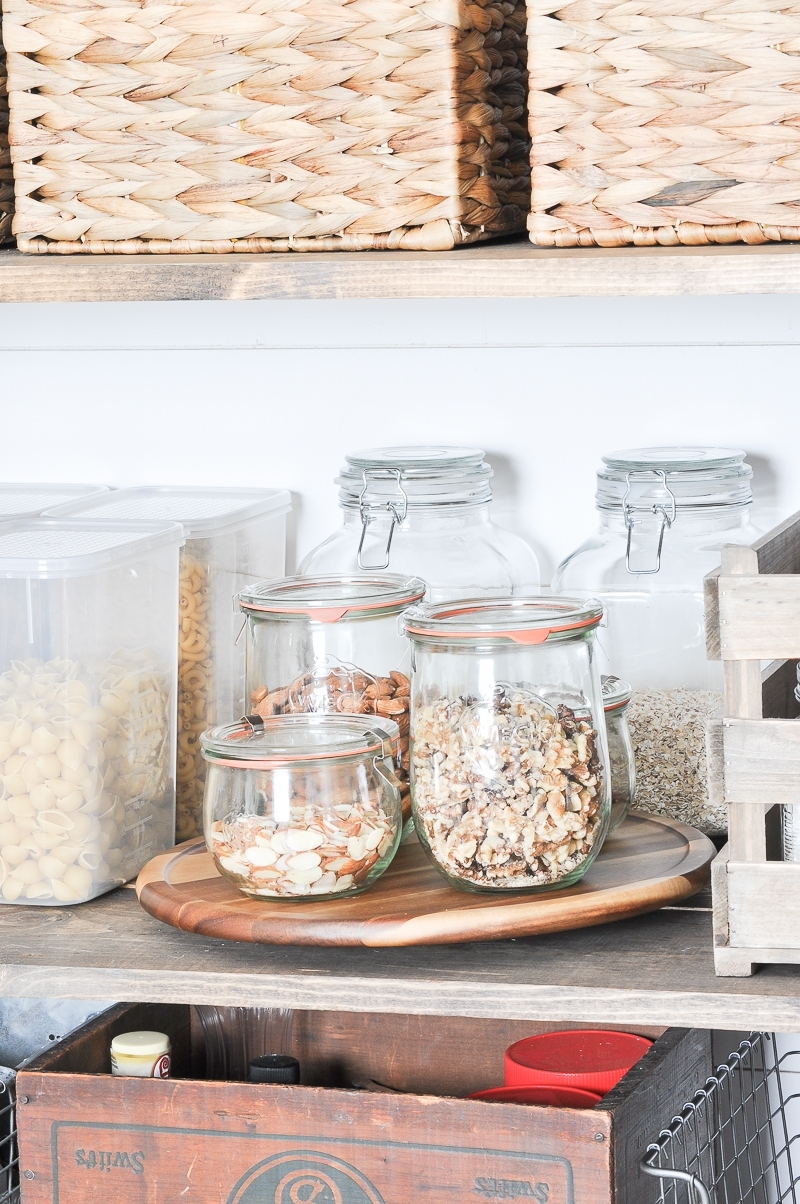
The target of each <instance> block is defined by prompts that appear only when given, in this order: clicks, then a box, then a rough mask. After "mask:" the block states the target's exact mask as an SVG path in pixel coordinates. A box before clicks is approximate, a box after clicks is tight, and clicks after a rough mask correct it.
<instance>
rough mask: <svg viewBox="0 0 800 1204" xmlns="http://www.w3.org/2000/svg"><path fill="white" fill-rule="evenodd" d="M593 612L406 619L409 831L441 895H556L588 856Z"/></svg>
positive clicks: (573, 606) (498, 603)
mask: <svg viewBox="0 0 800 1204" xmlns="http://www.w3.org/2000/svg"><path fill="white" fill-rule="evenodd" d="M602 614H603V608H602V606H601V605H600V604H599V603H597V602H586V603H584V602H579V601H575V600H572V599H567V598H530V599H513V598H507V599H500V598H498V599H497V600H495V601H486V600H484V599H478V598H473V599H465V600H462V601H459V602H451V603H442V604H433V605H431V604H422V605H420V606H415V607H412V608H411V609H410V610H408V611H407V612H406V614H405V618H404V623H405V628H406V632H407V633H408V635H409V636H410V638H411V641H412V644H413V659H412V676H411V799H412V807H413V813H414V823H415V826H416V829H417V833H418V835H419V838H420V840H421V841H422V844H423V846H424V847H425V848H426V849H427V851H428V853H429V855H430V857H431V858H432V860H433V862H434V864H435V865H436V866H437V867H438V868H439V869H440V870H441V871H442V873H443V874H444V875H445V877H446V878H447V879H448V880H449V881H450V882H451V883H452V884H453V885H454V886H459V887H462V888H463V889H465V890H489V891H498V890H501V891H514V890H516V891H519V890H525V891H536V890H548V889H551V888H552V887H554V886H568V885H570V884H571V883H573V882H576V881H577V880H578V879H579V878H581V877H582V876H583V874H584V873H585V872H586V870H587V869H588V868H589V866H590V865H591V863H592V861H593V860H594V858H595V857H596V856H597V854H598V852H599V851H600V846H601V844H602V843H603V839H604V837H605V835H606V831H607V829H608V824H609V816H610V804H611V790H610V781H609V772H608V754H607V750H606V738H605V723H604V721H603V697H602V692H601V687H600V675H599V673H598V669H597V660H596V656H595V631H596V629H597V625H598V623H599V622H600V619H601V618H602Z"/></svg>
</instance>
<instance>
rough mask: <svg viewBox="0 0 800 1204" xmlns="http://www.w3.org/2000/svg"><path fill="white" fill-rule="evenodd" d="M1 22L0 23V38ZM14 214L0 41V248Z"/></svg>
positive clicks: (4, 82)
mask: <svg viewBox="0 0 800 1204" xmlns="http://www.w3.org/2000/svg"><path fill="white" fill-rule="evenodd" d="M1 36H2V22H0V37H1ZM13 214H14V180H13V177H12V174H11V156H10V154H9V150H8V94H7V92H6V56H5V53H4V51H3V43H2V40H0V247H1V246H2V245H3V244H4V243H7V242H10V241H11V218H12V216H13Z"/></svg>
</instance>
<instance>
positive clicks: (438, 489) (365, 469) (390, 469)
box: [336, 445, 492, 521]
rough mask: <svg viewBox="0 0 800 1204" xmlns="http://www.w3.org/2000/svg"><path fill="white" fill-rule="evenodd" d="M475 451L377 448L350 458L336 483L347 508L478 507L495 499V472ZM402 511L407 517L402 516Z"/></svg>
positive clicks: (476, 449)
mask: <svg viewBox="0 0 800 1204" xmlns="http://www.w3.org/2000/svg"><path fill="white" fill-rule="evenodd" d="M483 457H484V453H483V451H482V450H481V449H480V448H474V447H448V446H432V445H422V446H419V447H417V446H408V447H374V448H368V449H367V450H364V451H357V452H353V453H352V454H351V455H349V456H345V464H344V467H343V468H342V470H341V472H340V473H339V476H338V477H337V478H336V483H337V485H338V486H339V504H340V505H341V506H343V507H345V508H346V509H348V508H349V509H355V508H359V507H360V508H361V510H362V511H363V510H364V509H370V510H375V509H386V508H387V507H390V508H391V509H392V511H393V512H397V513H396V517H397V518H399V519H400V521H402V518H404V517H405V511H406V509H407V508H408V507H409V506H412V507H413V506H443V505H468V504H471V505H478V504H481V503H485V502H490V501H491V500H492V490H491V486H490V484H489V481H490V479H491V477H492V469H491V467H490V465H489V464H487V463H486V461H485V460H484V458H483ZM399 511H402V514H400V513H399Z"/></svg>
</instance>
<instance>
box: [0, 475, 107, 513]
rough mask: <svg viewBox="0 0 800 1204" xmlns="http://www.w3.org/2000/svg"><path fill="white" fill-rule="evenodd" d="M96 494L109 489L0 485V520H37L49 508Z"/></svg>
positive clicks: (85, 486)
mask: <svg viewBox="0 0 800 1204" xmlns="http://www.w3.org/2000/svg"><path fill="white" fill-rule="evenodd" d="M96 493H110V489H109V487H108V485H52V484H35V485H31V484H28V483H27V482H21V483H20V484H16V483H13V482H12V483H10V484H3V485H0V518H38V517H39V516H40V515H41V514H43V513H44V511H45V510H47V509H49V507H50V506H60V505H63V504H64V503H65V502H69V501H74V500H75V499H77V498H87V497H90V496H91V495H92V494H96Z"/></svg>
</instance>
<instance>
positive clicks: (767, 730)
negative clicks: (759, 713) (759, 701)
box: [722, 719, 800, 807]
mask: <svg viewBox="0 0 800 1204" xmlns="http://www.w3.org/2000/svg"><path fill="white" fill-rule="evenodd" d="M722 743H723V758H724V767H723V769H724V790H725V801H726V802H736V803H747V804H751V805H753V806H754V807H757V806H759V805H760V804H764V805H771V804H775V803H786V804H793V803H800V724H799V723H797V721H796V720H794V719H724V720H723V721H722Z"/></svg>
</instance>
